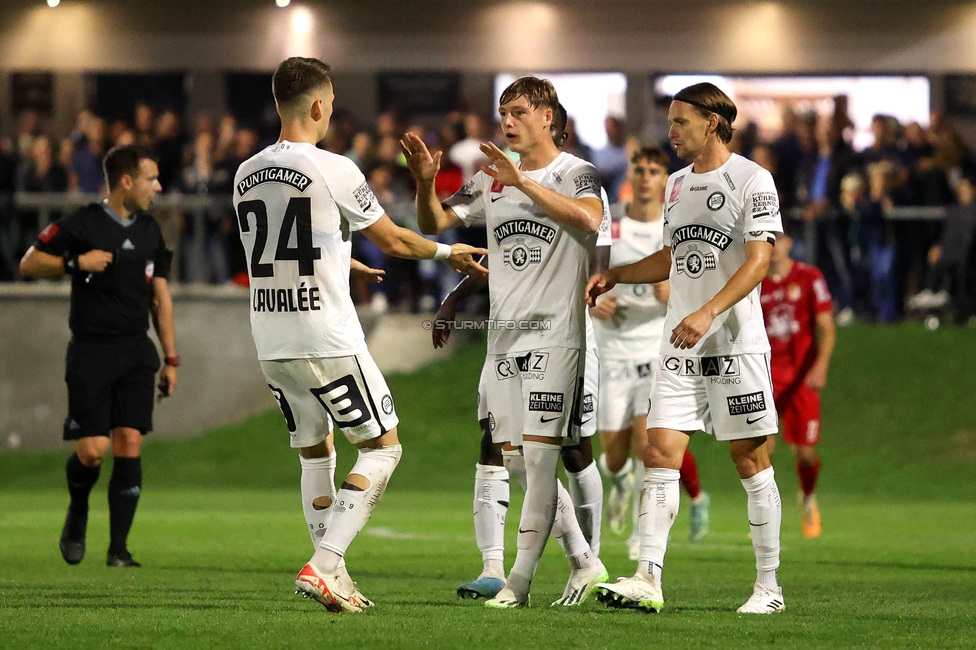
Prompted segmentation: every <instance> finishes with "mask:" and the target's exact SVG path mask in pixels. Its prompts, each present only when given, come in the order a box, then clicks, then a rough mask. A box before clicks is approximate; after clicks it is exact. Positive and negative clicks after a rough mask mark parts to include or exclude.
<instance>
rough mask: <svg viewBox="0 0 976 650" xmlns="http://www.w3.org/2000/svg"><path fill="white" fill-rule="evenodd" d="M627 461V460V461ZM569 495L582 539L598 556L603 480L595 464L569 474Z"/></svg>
mask: <svg viewBox="0 0 976 650" xmlns="http://www.w3.org/2000/svg"><path fill="white" fill-rule="evenodd" d="M628 460H629V459H628ZM566 476H567V477H568V478H569V495H570V496H571V497H572V499H573V504H574V505H575V507H576V519H577V521H578V522H579V527H580V528H581V529H582V531H583V537H585V538H586V541H587V543H588V544H589V545H590V548H591V549H592V550H593V555H595V556H597V557H599V555H600V527H601V526H602V525H603V480H602V479H601V478H600V470H599V469H598V468H597V465H596V463H595V462H593V463H590V465H589V467H586V468H585V469H584V470H583V471H582V472H575V473H574V472H570V471H568V470H567V472H566Z"/></svg>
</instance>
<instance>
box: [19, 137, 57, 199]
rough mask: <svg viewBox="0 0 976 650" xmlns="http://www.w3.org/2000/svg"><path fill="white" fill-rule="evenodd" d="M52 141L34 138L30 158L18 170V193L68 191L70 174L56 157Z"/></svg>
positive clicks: (46, 138) (44, 138)
mask: <svg viewBox="0 0 976 650" xmlns="http://www.w3.org/2000/svg"><path fill="white" fill-rule="evenodd" d="M54 154H55V152H54V150H53V147H52V145H51V139H50V138H48V137H47V136H46V135H39V136H37V137H36V138H34V143H33V145H32V146H31V151H30V156H29V157H28V158H26V159H25V160H23V161H22V162H21V164H20V168H19V169H18V170H17V191H18V192H64V191H66V190H67V189H68V172H67V171H66V170H65V169H64V167H62V166H61V163H60V162H59V161H58V159H57V158H56V157H55V155H54Z"/></svg>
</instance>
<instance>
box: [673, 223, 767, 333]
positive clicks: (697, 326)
mask: <svg viewBox="0 0 976 650" xmlns="http://www.w3.org/2000/svg"><path fill="white" fill-rule="evenodd" d="M745 252H746V261H745V263H744V264H743V265H742V266H740V267H739V270H738V271H736V272H735V273H734V274H733V275H732V277H731V278H729V281H728V282H727V283H726V284H725V286H724V287H722V289H721V290H720V291H719V292H718V293H717V294H715V296H714V297H713V298H712V299H711V300H709V301H708V302H706V303H705V304H704V305H703V306H702V308H701V309H699V310H698V311H695V312H692V313H690V314H688V315H687V316H686V317H685V318H684V320H682V321H681V322H680V323H678V326H677V327H675V328H674V329H673V330H671V339H670V340H671V345H673V346H674V347H676V348H678V349H679V350H688V349H690V348H693V347H695V346H696V345H697V344H698V342H699V341H701V339H702V337H703V336H705V334H707V333H708V330H709V329H710V328H711V327H712V321H714V320H715V318H717V317H718V315H719V314H721V313H722V312H724V311H725V310H726V309H728V308H729V307H731V306H732V305H734V304H736V303H737V302H739V301H740V300H742V299H743V298H745V297H746V296H747V295H749V292H750V291H752V290H753V289H755V288H756V287H757V286H759V283H760V282H762V279H763V278H764V277H766V273H767V272H768V271H769V257H770V255H771V254H772V252H773V245H772V244H770V243H769V242H766V241H747V242H746V243H745Z"/></svg>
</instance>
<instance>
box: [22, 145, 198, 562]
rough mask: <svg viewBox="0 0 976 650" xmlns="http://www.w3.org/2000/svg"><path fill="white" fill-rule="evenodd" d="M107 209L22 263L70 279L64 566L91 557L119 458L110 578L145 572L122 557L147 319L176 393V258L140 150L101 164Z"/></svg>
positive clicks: (144, 381) (144, 377)
mask: <svg viewBox="0 0 976 650" xmlns="http://www.w3.org/2000/svg"><path fill="white" fill-rule="evenodd" d="M104 169H105V177H106V180H107V182H108V187H109V197H108V199H107V200H106V201H104V202H103V203H92V204H91V205H88V206H85V207H83V208H81V209H79V210H78V211H77V212H74V213H73V214H71V215H68V216H66V217H64V218H62V219H59V220H58V221H57V222H55V223H53V224H51V225H50V226H48V227H47V228H46V229H45V230H44V232H42V233H41V234H40V236H39V237H38V239H37V242H36V243H35V244H34V246H32V247H31V248H30V250H28V251H27V253H26V254H25V255H24V258H23V259H22V260H21V262H20V272H21V273H22V274H23V275H24V276H26V277H32V278H56V277H60V276H61V275H63V274H65V273H70V274H71V316H70V318H69V321H68V323H69V325H70V327H71V342H70V343H69V344H68V354H67V360H66V366H67V368H66V370H65V381H66V382H67V384H68V418H67V419H66V420H65V423H64V439H65V440H74V441H75V452H74V453H73V454H72V455H71V457H70V458H68V462H67V466H66V467H65V473H66V474H67V477H68V492H69V493H70V495H71V502H70V504H69V505H68V515H67V517H66V518H65V522H64V529H63V530H62V532H61V555H63V556H64V559H65V561H66V562H67V563H68V564H78V563H79V562H81V560H82V558H83V557H84V556H85V531H86V528H87V525H88V495H89V493H90V492H91V489H92V487H93V486H94V485H95V482H96V481H98V475H99V472H100V469H101V464H102V458H103V457H104V456H105V453H106V452H107V451H108V449H109V446H111V447H112V455H113V456H114V457H115V462H114V465H113V467H112V479H111V481H110V482H109V486H108V505H109V522H110V530H111V542H110V544H109V548H108V559H107V563H108V566H117V567H137V566H139V563H138V562H136V561H135V560H133V559H132V555H131V554H130V553H129V550H128V548H127V546H126V540H127V538H128V536H129V529H130V528H131V527H132V519H133V517H134V516H135V512H136V505H137V504H138V502H139V493H140V491H141V489H142V465H141V462H140V458H139V447H140V445H141V444H142V437H143V436H144V435H145V434H147V433H149V431H150V430H151V429H152V411H153V392H154V391H153V384H154V383H155V377H156V371H157V370H159V367H160V363H159V355H158V353H157V351H156V346H155V345H153V343H152V341H151V340H150V339H149V337H148V336H147V335H146V332H147V330H148V329H149V316H150V315H151V316H152V322H153V325H154V326H155V327H156V333H157V334H158V335H159V340H160V342H161V343H162V347H163V352H164V354H165V365H164V366H163V369H162V371H161V372H160V378H159V384H158V387H159V391H160V395H161V396H164V397H165V396H169V395H172V394H173V389H174V388H176V367H177V366H178V365H179V357H178V356H177V354H176V331H175V329H174V327H173V301H172V298H171V296H170V293H169V285H168V284H167V278H168V277H169V271H170V263H171V261H172V258H173V255H172V253H171V252H170V251H169V250H167V249H166V246H165V244H164V243H163V234H162V231H161V230H160V229H159V225H158V224H157V223H156V220H155V219H153V218H152V217H151V216H150V215H149V214H148V213H147V212H146V211H147V210H148V209H149V207H150V205H151V204H152V200H153V198H154V197H155V196H156V194H157V193H158V192H159V191H160V190H161V189H162V188H161V187H160V185H159V168H158V167H157V165H156V162H155V161H154V160H153V159H152V157H151V156H150V154H149V153H148V152H146V151H144V150H142V149H141V148H139V147H135V146H120V147H115V148H114V149H112V150H111V151H109V152H108V154H107V155H106V156H105V160H104Z"/></svg>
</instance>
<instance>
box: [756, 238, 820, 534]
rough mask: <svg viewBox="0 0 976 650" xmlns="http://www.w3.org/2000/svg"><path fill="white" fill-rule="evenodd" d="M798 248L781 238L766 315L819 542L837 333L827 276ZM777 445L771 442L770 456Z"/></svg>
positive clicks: (779, 391) (807, 525)
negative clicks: (820, 482)
mask: <svg viewBox="0 0 976 650" xmlns="http://www.w3.org/2000/svg"><path fill="white" fill-rule="evenodd" d="M792 246H793V239H792V238H791V237H789V236H788V235H787V234H786V233H783V234H781V235H779V236H778V237H777V238H776V245H775V246H773V254H772V257H771V258H770V261H769V274H768V275H767V276H766V279H765V280H763V282H762V309H763V317H764V318H765V320H766V334H767V335H768V336H769V346H770V348H771V357H770V365H771V369H772V374H773V394H774V396H775V399H776V412H777V413H779V418H780V422H781V423H782V431H783V440H784V441H786V443H787V444H788V445H789V446H790V448H791V449H792V450H793V457H794V458H795V459H796V473H797V475H798V477H799V479H800V493H801V496H802V504H803V518H802V520H801V531H802V533H803V535H804V537H819V536H820V533H821V524H820V509H819V508H818V507H817V497H816V494H815V493H814V490H815V489H816V487H817V478H818V476H819V474H820V457H819V456H818V455H817V444H818V443H819V442H820V391H821V390H822V389H823V387H824V385H826V383H827V368H828V367H829V365H830V356H831V354H832V353H833V351H834V342H835V341H836V339H837V330H836V327H835V326H834V312H833V304H832V302H831V298H830V290H829V289H828V288H827V282H826V281H825V280H824V277H823V274H822V273H821V272H820V270H819V269H817V267H815V266H811V265H810V264H804V263H803V262H796V261H794V260H792V259H790V249H791V248H792ZM773 440H774V438H770V439H769V446H770V453H772V446H773Z"/></svg>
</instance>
